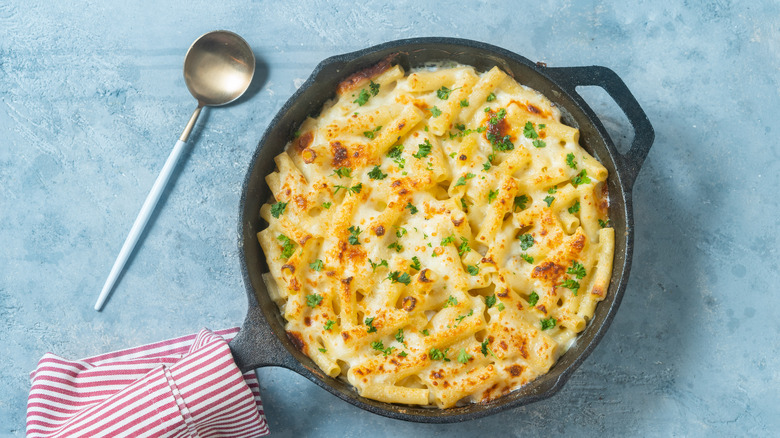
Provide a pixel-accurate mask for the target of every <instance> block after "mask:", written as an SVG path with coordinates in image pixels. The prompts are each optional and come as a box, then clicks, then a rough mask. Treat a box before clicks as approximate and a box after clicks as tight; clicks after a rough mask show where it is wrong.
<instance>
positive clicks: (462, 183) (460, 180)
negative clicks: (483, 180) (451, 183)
mask: <svg viewBox="0 0 780 438" xmlns="http://www.w3.org/2000/svg"><path fill="white" fill-rule="evenodd" d="M475 176H476V175H474V174H473V173H471V172H469V173H467V174H466V175H465V176H462V177H460V178H458V181H457V182H456V183H455V187H458V186H465V185H466V180H467V179H471V178H474V177H475Z"/></svg>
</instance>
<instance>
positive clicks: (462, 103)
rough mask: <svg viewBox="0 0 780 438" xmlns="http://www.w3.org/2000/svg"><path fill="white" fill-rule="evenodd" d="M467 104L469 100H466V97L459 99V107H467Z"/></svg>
mask: <svg viewBox="0 0 780 438" xmlns="http://www.w3.org/2000/svg"><path fill="white" fill-rule="evenodd" d="M467 106H469V101H468V99H463V100H461V101H460V107H461V108H465V107H467Z"/></svg>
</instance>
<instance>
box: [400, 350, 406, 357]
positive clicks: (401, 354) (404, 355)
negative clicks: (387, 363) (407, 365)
mask: <svg viewBox="0 0 780 438" xmlns="http://www.w3.org/2000/svg"><path fill="white" fill-rule="evenodd" d="M398 355H399V356H401V357H406V356H407V354H406V352H405V351H402V352H400V353H398Z"/></svg>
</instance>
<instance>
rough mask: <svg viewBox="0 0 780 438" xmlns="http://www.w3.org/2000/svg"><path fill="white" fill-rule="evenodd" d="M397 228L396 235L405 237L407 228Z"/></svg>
mask: <svg viewBox="0 0 780 438" xmlns="http://www.w3.org/2000/svg"><path fill="white" fill-rule="evenodd" d="M396 228H398V229H397V230H395V237H397V238H399V239H400V238H401V237H404V236H405V235H406V228H404V227H396Z"/></svg>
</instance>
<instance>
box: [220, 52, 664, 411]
mask: <svg viewBox="0 0 780 438" xmlns="http://www.w3.org/2000/svg"><path fill="white" fill-rule="evenodd" d="M393 54H397V56H396V58H395V59H396V62H397V63H399V64H401V65H402V66H403V67H404V68H405V69H406V70H408V69H409V68H410V67H414V66H420V65H422V64H425V63H429V62H435V61H445V60H446V61H455V62H458V63H461V64H467V65H472V66H474V67H475V68H476V69H477V70H479V71H487V70H489V69H490V68H492V67H493V66H499V67H500V68H501V69H503V70H504V71H505V72H507V73H508V74H510V75H512V76H514V78H515V79H516V80H517V81H518V82H520V83H521V84H524V85H528V86H530V87H532V88H534V89H536V90H538V91H540V92H541V93H543V94H544V95H545V96H547V97H548V98H549V99H550V100H552V101H553V102H554V103H555V104H556V105H558V106H559V107H560V109H561V112H562V114H563V116H562V119H563V122H564V123H566V124H567V125H569V126H573V127H575V128H578V129H579V130H580V144H581V145H582V146H583V147H584V148H585V149H586V150H587V151H588V152H590V153H591V154H592V155H594V156H595V157H596V158H597V159H598V160H599V161H600V162H601V163H602V164H603V165H604V166H605V167H606V168H607V170H608V171H609V178H608V180H607V181H608V188H609V198H610V208H609V216H610V219H611V221H612V226H613V227H614V228H615V260H614V267H613V274H612V280H611V282H610V286H609V291H608V293H607V296H606V298H605V299H604V301H603V302H602V303H601V304H599V305H598V306H597V308H596V312H595V314H594V316H593V319H592V320H591V321H590V323H589V325H588V327H587V328H586V329H585V330H584V331H583V332H582V333H581V334H580V337H579V339H578V340H577V343H576V344H575V345H574V346H572V347H571V349H570V350H569V351H568V352H567V353H566V354H564V355H563V356H562V357H561V358H560V359H559V360H558V362H557V363H556V364H555V365H554V366H553V367H552V369H551V370H550V371H549V372H548V373H547V374H545V375H544V376H542V377H540V378H539V379H537V380H535V381H534V382H532V383H530V384H528V385H526V386H525V387H523V388H520V389H519V390H516V391H514V392H511V393H509V394H507V395H505V396H503V397H500V398H498V399H496V400H493V401H491V402H489V403H485V404H473V405H469V406H464V407H454V408H449V409H444V410H440V409H436V408H427V407H413V406H405V405H396V404H391V403H382V402H378V401H374V400H369V399H366V398H362V397H360V396H359V395H358V394H357V392H356V391H355V389H354V388H352V387H351V386H350V385H349V384H348V383H345V382H344V381H342V380H338V379H334V378H331V377H329V376H327V375H325V374H323V372H322V371H321V370H320V369H319V368H318V367H317V365H315V364H314V362H313V361H312V360H311V359H309V358H308V357H307V356H305V355H304V354H303V353H301V352H300V351H298V350H297V349H296V348H295V346H294V345H293V344H292V343H291V342H290V340H289V339H288V338H287V336H286V335H285V330H284V320H283V318H282V316H281V314H280V312H279V309H278V308H277V306H276V304H274V303H273V301H271V299H270V298H269V296H268V293H267V291H266V287H265V285H264V283H263V280H262V278H261V274H262V273H263V272H268V266H267V264H266V262H265V257H264V255H263V252H262V249H261V248H260V245H259V243H258V242H257V237H256V234H257V232H258V231H260V230H261V229H263V228H264V227H265V226H267V224H265V223H263V221H262V220H261V219H260V217H259V211H260V206H261V205H263V204H264V203H265V202H267V201H268V199H269V197H270V196H271V194H270V191H269V189H268V186H267V184H266V183H265V176H266V175H268V174H269V173H271V172H273V170H274V167H275V165H274V161H273V157H274V156H276V155H277V154H279V153H281V152H282V150H283V149H284V146H285V144H286V143H287V142H288V141H289V139H290V138H292V135H293V132H294V130H295V129H297V127H298V126H299V124H300V123H301V122H302V121H303V120H304V119H305V118H306V117H307V116H309V115H316V114H317V113H318V112H319V110H320V108H321V107H322V105H323V103H325V101H327V100H328V99H331V98H332V97H334V96H335V90H336V87H337V85H338V84H339V82H340V81H342V80H343V79H345V78H346V77H347V76H349V75H350V74H352V73H354V72H357V71H359V70H362V69H364V68H366V67H369V66H372V65H374V64H376V63H377V62H379V61H381V60H383V59H385V58H386V57H387V56H390V55H393ZM582 85H595V86H599V87H602V88H603V89H604V90H606V92H607V93H609V95H610V96H611V97H612V99H614V100H615V102H616V103H617V104H618V105H619V106H620V108H621V109H622V110H623V112H624V113H625V114H626V116H627V117H628V120H629V121H630V123H631V125H632V126H633V128H634V140H633V143H632V145H631V149H630V150H629V151H628V152H627V153H626V154H621V153H619V152H618V151H617V150H616V149H615V146H614V144H613V143H612V140H611V139H610V138H609V136H608V134H607V132H606V131H605V130H604V126H602V124H601V122H600V121H599V119H598V118H597V117H596V115H595V114H594V113H593V111H592V110H591V109H590V108H589V107H588V105H587V104H586V103H585V102H584V100H583V99H582V97H580V96H579V95H578V94H577V92H576V90H575V87H577V86H582ZM654 137H655V134H654V132H653V127H652V126H651V125H650V121H649V120H648V119H647V116H646V115H645V113H644V112H643V111H642V108H640V106H639V103H637V101H636V99H634V97H633V96H632V95H631V93H630V92H629V91H628V88H627V87H626V85H625V84H624V83H623V81H622V80H621V79H620V78H619V77H618V76H617V75H616V74H615V73H614V72H613V71H612V70H610V69H608V68H605V67H596V66H591V67H546V66H542V65H538V64H535V63H533V62H531V61H529V60H528V59H526V58H523V57H522V56H519V55H517V54H514V53H512V52H508V51H506V50H504V49H501V48H499V47H495V46H492V45H489V44H484V43H480V42H476V41H470V40H463V39H454V38H414V39H407V40H399V41H392V42H388V43H385V44H380V45H378V46H374V47H370V48H368V49H364V50H360V51H357V52H353V53H347V54H344V55H339V56H334V57H332V58H328V59H326V60H324V61H322V62H321V63H320V64H319V65H318V66H317V67H316V68H315V69H314V72H313V73H312V75H311V77H309V79H308V80H307V81H306V82H305V83H304V84H303V85H302V86H301V87H300V88H299V89H298V91H296V92H295V94H294V95H293V96H292V97H291V98H290V99H289V100H288V101H287V103H285V104H284V106H283V107H282V109H281V110H280V111H279V113H278V114H277V115H276V117H275V118H274V119H273V121H271V124H270V125H269V127H268V129H267V130H266V131H265V134H264V135H263V138H262V139H260V144H259V145H258V146H257V150H256V151H255V154H254V156H253V157H252V161H251V163H250V165H249V170H248V171H247V174H246V179H245V180H244V187H243V194H242V196H241V205H240V214H241V215H240V222H239V224H238V231H239V249H240V255H241V269H242V273H243V275H244V283H245V285H246V291H247V297H248V298H249V311H248V314H247V317H246V320H245V321H244V324H243V326H242V328H241V331H240V332H239V334H238V335H237V336H236V338H235V339H234V340H233V341H232V342H231V343H230V347H231V349H232V351H233V354H234V357H235V360H236V363H237V364H238V366H239V368H241V370H242V371H246V370H250V369H254V368H259V367H265V366H281V367H284V368H287V369H290V370H293V371H295V372H296V373H298V374H300V375H302V376H304V377H306V378H307V379H309V380H311V381H312V382H314V383H316V384H317V385H319V386H320V387H322V388H324V389H325V390H327V391H329V392H331V393H332V394H334V395H336V396H337V397H339V398H341V399H343V400H345V401H347V402H349V403H352V404H353V405H355V406H357V407H359V408H361V409H365V410H367V411H369V412H373V413H376V414H380V415H384V416H387V417H391V418H396V419H400V420H408V421H418V422H425V423H448V422H456V421H464V420H470V419H475V418H480V417H484V416H486V415H491V414H495V413H497V412H500V411H503V410H505V409H509V408H513V407H516V406H521V405H525V404H528V403H532V402H535V401H538V400H542V399H544V398H547V397H550V396H552V395H553V394H555V393H556V392H557V391H558V390H559V389H560V388H561V387H562V386H563V384H564V383H565V382H566V381H567V380H568V379H569V377H570V376H571V375H572V373H573V372H574V370H575V369H577V367H578V366H579V365H580V364H581V363H582V361H583V360H585V358H586V357H587V356H588V355H589V354H590V353H591V351H593V349H594V348H595V347H596V344H597V343H598V342H599V340H600V339H601V338H602V336H603V335H604V333H605V332H606V330H607V328H608V327H609V324H610V322H611V321H612V318H613V317H614V316H615V312H616V311H617V309H618V306H619V305H620V300H621V298H622V296H623V292H624V291H625V288H626V283H627V282H628V274H629V271H630V269H631V253H632V245H633V235H634V228H633V217H632V207H631V187H632V185H633V183H634V180H635V179H636V176H637V173H638V172H639V168H640V166H641V164H642V162H643V161H644V159H645V157H646V156H647V153H648V151H649V150H650V146H651V145H652V144H653V139H654Z"/></svg>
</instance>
